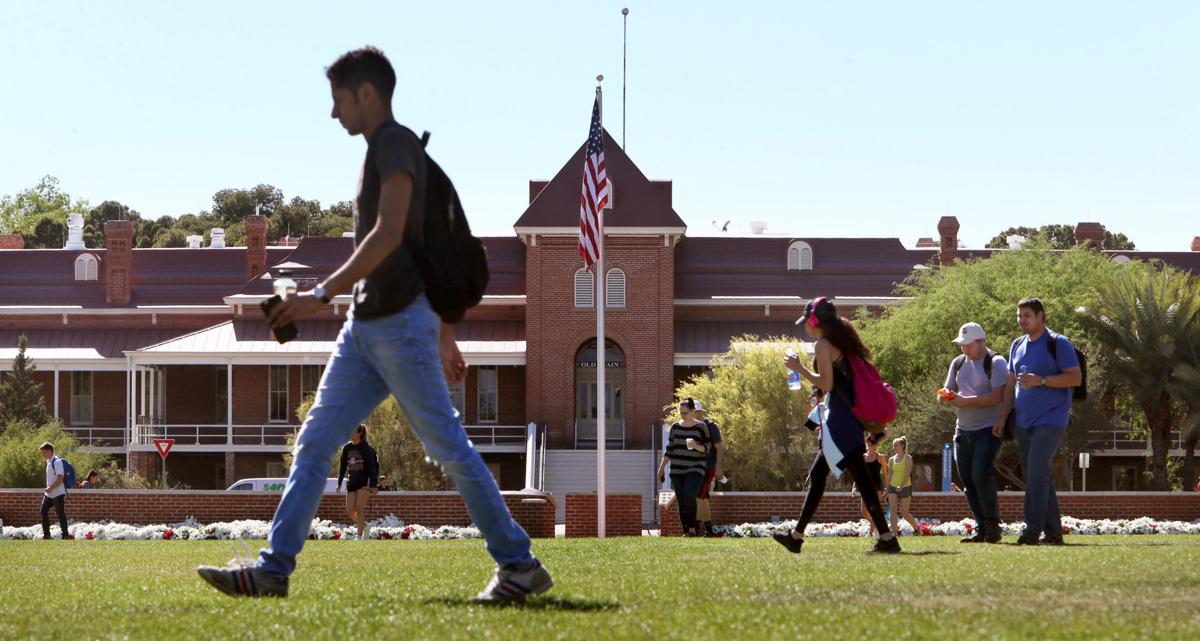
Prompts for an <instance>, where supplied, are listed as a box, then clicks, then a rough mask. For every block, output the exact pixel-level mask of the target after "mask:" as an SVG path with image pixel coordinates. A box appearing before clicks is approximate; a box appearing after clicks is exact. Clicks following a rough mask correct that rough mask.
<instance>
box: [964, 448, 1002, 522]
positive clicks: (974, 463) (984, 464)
mask: <svg viewBox="0 0 1200 641" xmlns="http://www.w3.org/2000/svg"><path fill="white" fill-rule="evenodd" d="M1002 443H1003V442H1002V441H1001V440H1000V439H999V438H998V437H996V436H993V435H992V428H990V427H985V428H983V429H981V430H959V431H958V432H957V433H956V434H955V435H954V463H955V465H956V466H957V467H958V478H959V479H960V480H961V481H962V484H963V493H964V494H966V495H967V504H968V505H970V506H971V514H974V515H975V522H976V523H980V524H982V523H983V522H984V521H996V522H999V521H1000V505H999V504H1000V500H999V498H998V497H997V496H996V477H995V475H994V474H993V471H992V468H993V465H994V464H995V462H996V454H997V453H999V452H1000V446H1001V445H1002Z"/></svg>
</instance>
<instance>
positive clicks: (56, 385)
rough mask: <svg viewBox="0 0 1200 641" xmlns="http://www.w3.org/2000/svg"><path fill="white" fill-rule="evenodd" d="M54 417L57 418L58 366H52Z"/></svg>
mask: <svg viewBox="0 0 1200 641" xmlns="http://www.w3.org/2000/svg"><path fill="white" fill-rule="evenodd" d="M54 419H55V420H58V366H57V365H55V366H54Z"/></svg>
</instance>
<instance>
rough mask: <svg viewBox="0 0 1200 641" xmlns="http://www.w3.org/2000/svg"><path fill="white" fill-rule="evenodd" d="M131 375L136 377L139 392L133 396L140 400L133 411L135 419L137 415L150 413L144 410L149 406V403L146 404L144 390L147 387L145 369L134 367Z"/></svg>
mask: <svg viewBox="0 0 1200 641" xmlns="http://www.w3.org/2000/svg"><path fill="white" fill-rule="evenodd" d="M133 376H134V378H136V379H138V390H139V392H140V393H139V394H138V396H136V397H135V398H138V399H139V400H140V401H141V403H140V404H139V405H138V406H137V409H136V410H135V412H134V417H135V419H136V417H138V416H146V415H147V414H149V413H150V412H147V411H146V408H147V407H149V405H147V404H146V390H147V389H148V388H149V385H146V370H145V369H134V374H133Z"/></svg>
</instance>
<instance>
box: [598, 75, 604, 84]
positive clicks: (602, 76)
mask: <svg viewBox="0 0 1200 641" xmlns="http://www.w3.org/2000/svg"><path fill="white" fill-rule="evenodd" d="M601 82H604V74H600V75H598V76H596V83H597V84H599V83H601Z"/></svg>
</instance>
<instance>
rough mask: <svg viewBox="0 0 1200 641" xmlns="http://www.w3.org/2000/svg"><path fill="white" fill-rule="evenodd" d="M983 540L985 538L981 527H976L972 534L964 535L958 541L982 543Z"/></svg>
mask: <svg viewBox="0 0 1200 641" xmlns="http://www.w3.org/2000/svg"><path fill="white" fill-rule="evenodd" d="M984 540H986V539H985V537H984V536H983V528H982V527H978V528H975V535H974V536H964V537H963V538H961V539H959V540H958V542H959V543H983V542H984Z"/></svg>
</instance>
